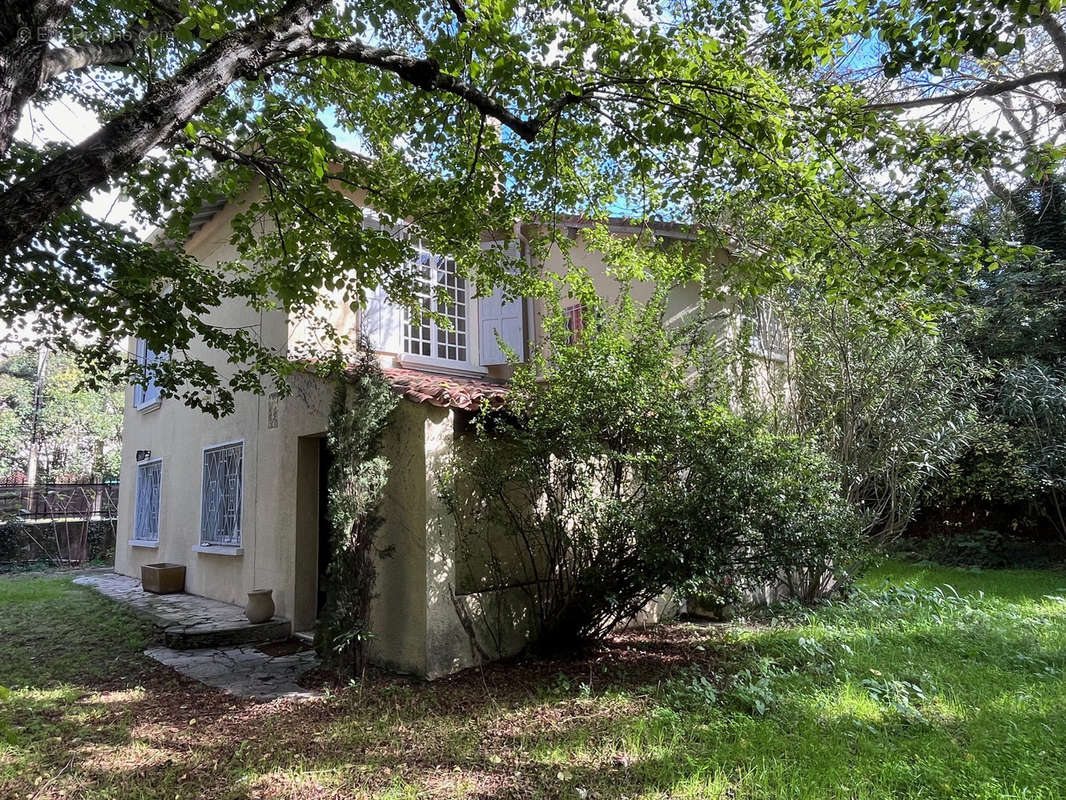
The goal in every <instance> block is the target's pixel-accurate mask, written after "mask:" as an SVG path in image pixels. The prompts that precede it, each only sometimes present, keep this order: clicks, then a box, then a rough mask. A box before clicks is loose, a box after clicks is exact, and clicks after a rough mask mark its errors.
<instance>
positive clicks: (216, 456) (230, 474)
mask: <svg viewBox="0 0 1066 800" xmlns="http://www.w3.org/2000/svg"><path fill="white" fill-rule="evenodd" d="M243 472H244V443H243V442H237V443H235V444H225V445H220V446H218V447H211V448H208V449H207V450H204V484H203V494H202V497H201V506H200V544H212V545H228V546H233V547H236V546H239V545H240V543H241V501H242V495H243V491H242V490H243V486H242V483H243V479H244V475H243Z"/></svg>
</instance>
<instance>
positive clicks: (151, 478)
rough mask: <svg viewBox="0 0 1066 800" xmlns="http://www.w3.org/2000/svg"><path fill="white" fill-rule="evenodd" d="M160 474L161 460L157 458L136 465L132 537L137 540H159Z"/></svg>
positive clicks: (161, 472)
mask: <svg viewBox="0 0 1066 800" xmlns="http://www.w3.org/2000/svg"><path fill="white" fill-rule="evenodd" d="M162 476H163V462H162V461H160V460H158V459H156V460H155V461H149V462H146V463H144V464H138V465H137V500H136V503H135V505H134V514H133V538H134V539H135V540H136V541H138V542H158V541H159V489H160V485H161V478H162Z"/></svg>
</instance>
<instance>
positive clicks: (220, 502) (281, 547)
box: [115, 205, 700, 678]
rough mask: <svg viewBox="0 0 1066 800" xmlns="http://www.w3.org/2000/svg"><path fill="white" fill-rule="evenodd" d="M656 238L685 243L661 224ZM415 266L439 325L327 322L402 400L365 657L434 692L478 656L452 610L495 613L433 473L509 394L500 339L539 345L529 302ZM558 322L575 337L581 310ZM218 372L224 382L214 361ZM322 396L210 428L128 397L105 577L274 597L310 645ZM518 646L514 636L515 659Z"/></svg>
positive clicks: (243, 312)
mask: <svg viewBox="0 0 1066 800" xmlns="http://www.w3.org/2000/svg"><path fill="white" fill-rule="evenodd" d="M235 213H236V210H235V209H234V208H233V207H230V206H226V205H220V206H218V207H215V208H211V209H206V210H205V211H204V213H202V214H201V215H199V216H198V217H197V219H196V220H195V225H194V229H193V232H192V235H191V237H190V238H189V240H188V242H187V243H186V248H187V250H188V252H189V253H190V254H192V255H193V256H195V257H196V258H198V259H200V260H202V261H204V262H205V263H215V262H218V261H226V260H231V259H233V258H235V257H236V254H235V252H234V249H233V247H232V245H231V244H230V238H231V227H230V225H231V220H232V218H233V215H234V214H235ZM585 226H586V223H584V222H582V221H581V220H572V221H570V222H569V223H567V224H566V226H565V228H566V229H565V231H564V233H565V235H567V236H568V237H569V238H570V239H572V240H573V247H572V248H571V250H570V258H571V259H573V262H574V263H576V264H580V265H581V266H583V267H584V268H585V269H587V270H588V271H589V273H590V274H591V275H592V277H593V280H594V281H595V283H596V285H597V288H598V289H599V290H601V291H602V292H603V294H604V296H606V297H610V296H612V293H616V292H617V285H616V284H613V281H612V279H611V278H610V277H609V276H608V275H607V272H606V269H605V265H604V262H603V259H602V257H601V255H600V254H599V253H597V252H595V251H594V250H591V249H589V248H588V247H587V246H586V244H585V242H584V240H583V237H582V233H581V231H582V228H583V227H585ZM532 229H533V228H532V226H528V225H516V227H515V231H514V237H513V241H515V242H517V244H516V245H512V246H516V247H519V248H521V255H522V257H528V255H527V253H526V250H527V249H528V248H526V247H525V245H524V244H523V240H524V236H525V235H526V234H528V233H530V232H531V230H532ZM613 229H614V230H615V231H616V232H617V233H618V234H619V235H626V234H632V233H633V232H634V230H633V229H631V228H628V227H627V226H625V225H624V224H622V223H619V224H617V225H615V226H613ZM657 234H658V235H660V236H663V237H683V236H684V235H685V234H684V233H683V232H681V231H680V230H678V229H677V228H675V227H671V226H664V227H663V229H662V230H661V231H657ZM486 244H487V245H488V244H490V243H486ZM414 258H415V262H416V263H415V264H413V265H412V266H413V267H414V268H415V269H416V270H417V271H418V274H419V275H420V276H421V277H420V280H421V281H422V284H423V286H424V290H425V296H426V298H429V297H430V296H431V295H432V294H433V293H435V292H437V290H438V289H439V288H443V289H444V290H445V291H446V292H447V294H448V296H449V297H450V298H451V300H452V302H451V303H450V305H449V306H448V308H447V315H448V319H449V321H450V323H451V325H450V326H443V325H438V324H437V323H436V322H435V321H433V320H431V319H429V318H422V319H420V320H416V319H412V318H410V316H409V315H408V314H407V313H406V312H405V311H404V310H403V309H401V308H399V307H397V306H394V305H391V304H390V303H388V302H387V301H386V299H385V298H384V296H383V295H382V294H380V293H379V294H377V295H375V297H373V298H372V299H371V302H370V303H369V304H368V306H367V307H366V308H365V309H363V310H362V311H361V312H352V311H350V310H349V309H348V308H347V307H346V306H345V304H344V303H338V304H337V305H336V308H334V309H332V312H333V324H335V325H338V326H340V327H341V328H348V329H349V330H356V329H359V330H362V331H363V332H365V333H366V334H367V335H368V336H369V337H370V340H371V342H372V345H373V347H374V348H375V350H376V351H377V353H378V354H379V356H380V359H381V363H382V365H383V367H384V372H385V375H386V376H387V378H388V380H389V381H390V382H391V384H392V386H393V388H394V389H395V391H396V392H397V394H398V395H399V396H400V397H401V398H402V400H401V401H400V403H399V406H398V408H397V409H396V411H395V415H394V419H393V422H392V424H391V425H390V428H389V430H388V432H387V435H386V440H385V442H384V453H383V454H384V455H385V456H386V457H387V458H388V459H389V461H390V462H391V471H390V478H389V482H388V487H387V496H386V500H385V503H384V507H383V508H382V512H383V516H384V518H385V524H384V526H383V527H382V529H381V531H380V533H379V540H380V545H381V547H383V548H388V549H389V550H390V555H389V556H388V557H387V558H382V559H380V561H379V563H378V565H377V568H378V576H377V585H376V597H375V599H374V601H373V613H372V628H373V631H374V634H375V636H374V639H373V642H372V647H371V659H372V660H373V661H375V662H377V663H379V664H382V665H384V666H387V667H390V668H394V669H397V670H399V671H402V672H406V673H411V674H415V675H421V676H425V677H429V678H432V677H436V676H440V675H444V674H447V673H450V672H453V671H455V670H457V669H460V668H463V667H466V666H469V665H471V664H473V663H476V661H477V660H478V658H479V656H478V654H477V653H476V651H475V649H474V648H473V647H472V646H471V643H470V640H469V638H468V636H467V634H466V632H465V631H464V629H463V619H462V615H463V608H464V606H467V607H470V606H472V605H477V606H479V607H484V606H485V605H486V604H492V603H501V602H506V598H504V597H492V596H483V595H479V593H478V592H477V591H476V589H477V587H467V586H463V585H462V581H461V580H460V579H459V578H458V577H457V576H458V575H459V573H461V572H463V571H462V570H461V569H459V568H460V567H461V565H460V564H458V563H457V561H458V560H459V559H461V557H462V556H461V554H459V553H457V551H456V546H455V537H454V526H453V525H452V524H451V523H450V521H449V518H448V513H447V511H446V509H445V507H444V505H443V504H442V501H441V498H440V496H439V486H438V478H439V475H440V473H439V469H440V464H441V460H442V458H443V457H444V456H446V455H447V454H449V453H450V452H452V449H453V447H454V445H455V442H456V440H457V437H459V436H462V435H463V433H462V432H463V430H464V428H465V425H466V423H467V422H468V420H469V418H470V417H471V415H473V414H474V413H475V412H476V411H477V409H478V408H479V407H480V406H481V405H482V404H483V403H486V402H498V401H499V398H500V397H502V396H503V394H504V393H505V392H506V388H507V387H506V378H507V376H508V374H509V371H510V369H511V368H510V367H509V366H508V365H507V358H506V356H505V354H504V352H502V350H501V348H500V346H499V344H498V340H497V334H498V335H499V337H500V339H502V340H503V341H504V342H505V343H506V344H507V345H508V346H509V347H510V348H511V349H512V350H513V351H514V352H516V353H518V354H519V355H523V354H528V353H530V352H532V348H536V347H539V346H541V342H542V340H543V336H542V332H541V329H540V322H539V321H540V319H541V315H542V314H543V311H544V309H543V308H542V307H541V305H540V304H539V303H538V302H535V301H533V300H522V299H519V300H512V301H507V300H505V299H504V298H503V296H502V295H501V294H500V293H498V292H497V293H496V294H494V295H492V296H487V297H476V296H474V294H473V293H472V290H471V287H469V286H468V285H467V281H466V280H465V279H464V278H463V277H462V276H461V275H460V274H459V272H458V271H457V269H456V265H455V263H454V262H453V261H452V260H451V259H449V258H447V257H446V256H444V255H441V254H435V253H430V252H428V251H427V250H425V249H424V248H421V247H416V248H415V256H414ZM534 266H536V267H538V268H543V269H548V270H553V271H556V272H562V271H565V269H566V261H565V259H564V258H563V257H562V254H561V253H555V254H553V255H552V256H551V257H550V258H549V259H548V261H547V263H543V264H536V265H534ZM649 291H650V287H649ZM676 294H677V297H676V300H675V301H673V302H676V304H677V307H678V309H679V310H680V309H684V308H689V307H694V306H695V305H696V304H698V303H699V302H700V294H699V290H698V287H697V286H695V285H693V286H690V287H686V288H684V289H681V290H679V291H677V292H676ZM324 302H325V303H327V304H328V303H329V299H328V298H326V299H324ZM427 302H428V300H427ZM567 310H568V312H569V313H570V315H571V318H572V324H573V325H574V326H575V327H579V326H580V308H579V307H577V306H576V305H574V306H573V307H571V308H569V309H567ZM217 318H218V321H219V323H220V324H226V325H233V326H236V325H245V326H252V327H253V328H254V329H256V330H257V331H258V334H259V336H260V337H261V341H263V342H264V343H265V344H268V345H270V346H272V347H275V348H277V349H278V350H279V351H283V352H284V351H285V350H286V348H290V347H292V345H293V342H295V341H298V340H300V337H301V336H302V335H303V333H304V332H302V331H301V325H302V324H303V323H302V322H300V321H299V320H296V319H292V318H290V317H289V316H287V315H286V314H285V313H283V312H281V311H259V310H253V309H251V308H250V307H248V306H247V305H244V304H242V303H239V302H236V301H230V302H227V303H226V304H224V305H223V306H222V307H220V308H219V309H218V311H217ZM131 351H134V352H135V353H136V356H137V357H138V358H140V359H142V360H147V359H151V358H153V357H154V355H153V354H152V353H150V352H148V351H147V350H146V349H145V347H144V345H143V343H139V344H135V345H133V346H132V347H131ZM219 368H220V369H224V368H225V365H224V364H223V363H222V361H221V358H220V359H219ZM332 394H333V387H332V386H331V385H329V383H328V382H327V381H326V380H324V379H322V378H320V377H315V376H312V375H310V374H303V373H301V374H298V375H297V376H295V377H294V378H293V379H292V391H291V392H290V393H288V394H286V395H285V396H281V397H279V396H278V395H274V394H271V395H267V396H257V395H253V394H246V395H242V396H240V397H239V398H238V403H237V409H236V411H235V413H233V414H231V415H229V416H226V417H224V418H221V419H214V418H212V417H210V416H208V415H206V414H203V413H202V412H200V411H198V410H195V409H190V408H187V407H185V406H184V405H182V404H181V403H180V402H179V401H177V400H172V399H167V398H161V397H160V394H159V391H158V389H157V388H156V387H155V386H153V385H151V384H149V385H147V386H135V387H131V388H130V389H129V391H128V392H127V400H126V409H125V429H124V436H123V460H122V473H121V481H122V487H123V491H122V497H121V502H120V507H119V523H118V541H117V549H116V559H115V561H116V564H115V567H116V570H117V571H118V572H120V573H123V574H126V575H130V576H139V574H140V567H141V566H142V565H143V564H146V563H151V562H159V561H167V562H175V563H180V564H184V565H185V566H186V570H187V575H186V591H189V592H191V593H194V594H199V595H204V596H207V597H211V598H215V599H218V600H222V601H226V602H229V603H234V604H239V605H243V604H244V602H245V600H246V596H247V592H248V591H249V590H251V589H253V588H269V589H272V590H273V596H274V600H275V603H276V607H277V613H278V615H279V616H282V617H285V618H287V619H289V620H291V623H292V628H293V630H294V631H302V630H309V629H312V628H313V626H314V623H315V619H316V615H317V614H318V612H319V609H320V608H321V604H322V598H323V592H322V584H323V570H324V566H325V564H326V562H327V559H326V558H325V551H326V547H327V542H326V530H327V527H326V526H325V525H324V514H325V497H326V488H325V487H326V476H325V463H326V461H325V457H326V454H325V447H324V435H325V432H326V426H327V416H328V411H329V405H330V400H331V397H332ZM520 638H521V636H520V632H516V634H515V638H514V642H513V646H515V647H517V646H519V645H520Z"/></svg>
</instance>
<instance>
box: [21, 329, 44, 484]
mask: <svg viewBox="0 0 1066 800" xmlns="http://www.w3.org/2000/svg"><path fill="white" fill-rule="evenodd" d="M47 365H48V348H46V347H45V346H44V345H41V346H40V347H38V348H37V379H36V381H35V383H34V385H33V425H32V426H31V428H30V454H29V459H28V460H27V463H26V483H27V484H29V485H30V486H33V485H34V484H36V483H37V462H38V461H39V460H40V457H41V441H40V438H41V407H42V406H43V405H44V372H45V368H46V367H47ZM31 494H32V493H31Z"/></svg>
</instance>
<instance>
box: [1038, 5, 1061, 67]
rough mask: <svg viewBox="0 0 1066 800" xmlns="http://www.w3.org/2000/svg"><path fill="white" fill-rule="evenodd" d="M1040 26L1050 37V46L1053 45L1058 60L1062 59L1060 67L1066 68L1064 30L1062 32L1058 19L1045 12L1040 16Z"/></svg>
mask: <svg viewBox="0 0 1066 800" xmlns="http://www.w3.org/2000/svg"><path fill="white" fill-rule="evenodd" d="M1040 24H1041V25H1042V26H1043V27H1044V30H1045V31H1047V34H1048V36H1050V37H1051V42H1052V44H1054V45H1055V49H1056V50H1058V51H1059V58H1061V59H1062V66H1063V67H1064V68H1066V30H1063V28H1062V23H1061V22H1059V20H1058V17H1056V16H1055V15H1054V14H1052V13H1051V12H1050V11H1045V12H1044V13H1043V14H1041V15H1040Z"/></svg>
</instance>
